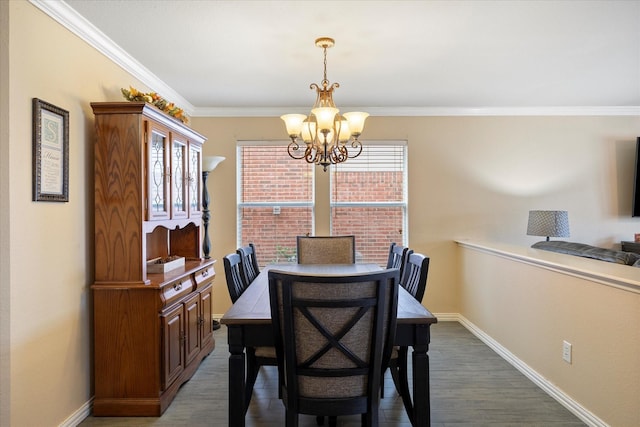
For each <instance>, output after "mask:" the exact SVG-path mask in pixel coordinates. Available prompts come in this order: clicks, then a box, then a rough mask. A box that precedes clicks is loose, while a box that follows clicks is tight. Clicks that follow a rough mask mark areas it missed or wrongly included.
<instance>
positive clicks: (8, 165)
mask: <svg viewBox="0 0 640 427" xmlns="http://www.w3.org/2000/svg"><path fill="white" fill-rule="evenodd" d="M0 11H2V12H3V13H2V16H3V19H5V20H6V17H7V16H8V20H9V24H10V25H8V26H5V25H2V29H0V43H2V48H3V49H2V57H1V58H0V59H2V61H1V62H2V68H1V70H2V73H1V74H0V75H1V77H0V89H2V90H3V92H2V100H0V107H2V111H1V112H0V124H1V125H2V130H1V131H0V136H2V141H0V144H1V145H0V155H1V156H0V157H1V159H0V165H1V166H2V171H1V172H0V177H1V178H2V180H1V181H2V182H0V191H1V194H0V200H2V205H0V233H2V234H1V236H2V240H1V241H0V255H3V258H2V260H0V266H1V267H2V271H1V272H0V278H1V279H2V282H1V283H0V301H1V303H0V304H1V305H0V310H2V313H1V315H0V321H1V322H2V323H1V324H0V340H1V341H2V344H3V346H2V353H1V356H2V358H1V360H0V380H2V387H0V393H1V394H0V398H1V399H2V401H1V402H0V408H1V409H2V410H3V411H2V415H0V417H1V418H0V424H2V425H16V426H23V425H25V426H27V425H38V426H40V425H57V424H59V423H61V422H63V421H64V420H65V419H66V418H67V417H69V416H71V415H72V414H74V412H76V411H79V409H80V408H81V407H82V406H83V405H85V404H86V403H87V402H88V401H89V400H90V397H91V395H92V393H93V391H92V384H91V381H92V380H91V378H92V375H91V370H92V366H91V363H92V354H91V352H92V350H91V345H92V340H91V295H90V285H91V283H92V275H93V241H92V233H93V231H92V230H93V219H92V211H93V207H92V205H93V194H92V192H93V180H92V164H93V158H92V155H93V153H92V140H93V139H92V138H93V129H92V123H93V115H92V113H91V109H90V106H89V102H91V101H119V100H121V96H120V94H119V89H120V87H126V86H128V85H133V86H136V87H138V88H139V89H142V90H145V89H147V88H145V87H144V86H143V85H142V84H141V83H140V82H138V81H136V80H135V79H134V78H133V77H131V75H129V74H128V73H126V72H125V71H123V70H122V69H120V68H119V67H118V66H116V65H114V64H113V63H112V62H110V61H109V60H107V59H106V58H105V57H103V56H102V55H101V54H99V53H98V52H97V51H95V50H94V49H93V48H91V47H89V46H88V45H87V44H85V43H84V42H82V41H81V40H79V39H78V38H77V37H76V36H74V35H72V34H71V33H70V32H69V31H67V30H66V29H65V28H63V27H62V26H60V25H59V24H57V23H55V22H54V21H53V20H52V19H50V18H49V17H47V16H46V15H45V14H44V13H43V12H41V11H39V10H38V9H37V8H35V7H34V6H33V5H31V4H29V3H28V2H26V1H10V2H4V1H1V2H0ZM5 12H8V13H5ZM0 23H2V24H4V21H2V22H0ZM7 27H8V28H9V29H8V30H7ZM7 32H8V37H7ZM6 40H8V50H7V49H5V46H4V43H5V42H6ZM43 46H44V47H43ZM7 64H8V65H7ZM7 69H8V75H9V77H8V82H7V73H5V71H6V70H7ZM212 84H214V83H212ZM7 90H8V97H6V96H5V93H6V92H7ZM301 90H304V88H301ZM33 97H38V98H42V99H44V100H46V101H48V102H51V103H53V104H55V105H57V106H59V107H61V108H64V109H66V110H68V111H69V113H70V173H69V180H70V194H69V198H70V201H69V203H42V202H40V203H35V202H32V201H31V182H32V180H31V99H32V98H33ZM7 99H8V104H7V101H6V100H7ZM7 109H8V110H9V111H7ZM192 126H193V128H194V129H196V130H197V131H199V132H201V133H203V134H204V135H206V136H207V137H208V138H209V142H208V143H207V144H206V145H205V147H204V151H205V155H213V154H216V155H223V156H225V157H227V160H226V161H225V162H224V163H222V164H221V165H220V166H219V167H218V169H216V170H215V171H214V173H213V174H212V176H211V179H210V191H211V196H212V203H213V207H212V209H213V212H212V214H213V219H212V224H211V238H212V244H213V253H212V255H213V257H214V258H216V259H218V260H220V259H221V257H222V256H224V255H225V254H226V253H228V252H231V251H233V250H235V248H236V246H237V242H236V233H235V227H234V224H235V219H236V212H235V203H236V200H235V197H236V196H235V173H236V171H235V142H236V140H242V139H265V140H276V139H280V138H282V137H283V135H284V129H283V125H282V123H281V121H280V119H278V118H231V119H229V118H224V119H223V118H193V119H192ZM638 135H640V118H638V117H426V118H385V117H371V118H370V119H369V120H368V123H367V128H366V129H365V135H364V136H365V138H364V139H365V141H366V139H372V140H373V139H406V140H408V143H409V156H410V158H409V181H410V183H409V200H410V208H409V209H410V210H409V236H410V241H409V243H410V245H411V246H412V247H413V248H414V249H415V250H417V251H422V252H425V253H427V254H429V255H430V256H431V257H432V264H431V266H432V267H431V271H430V278H429V284H428V289H427V292H426V297H425V304H426V306H427V307H428V308H430V309H431V310H432V311H433V312H436V313H458V312H460V311H461V309H462V307H461V303H460V297H461V292H460V289H459V283H460V280H459V268H458V258H457V251H456V246H455V244H454V243H453V239H456V238H462V237H474V238H480V239H494V240H497V241H506V242H511V243H515V244H523V245H529V244H530V243H532V242H533V241H535V238H532V237H527V236H526V235H525V234H524V233H525V228H526V219H527V212H528V210H529V209H567V210H569V215H570V221H571V227H572V239H574V240H578V241H583V242H587V243H595V244H602V245H612V244H614V243H615V242H617V241H619V240H620V239H623V238H624V239H629V238H630V237H631V236H632V235H633V233H634V232H637V231H640V230H639V229H638V220H637V219H631V218H630V216H629V212H630V202H629V199H630V195H631V167H632V164H633V160H632V157H633V151H634V149H635V137H636V136H638ZM5 137H6V138H5ZM7 145H8V146H7ZM365 149H366V148H365ZM319 177H320V178H321V179H325V178H326V175H322V174H319ZM320 188H322V189H324V190H322V191H323V192H324V193H325V194H326V188H327V186H326V181H321V185H320ZM324 200H326V197H325V199H324ZM327 207H328V204H327V203H326V202H325V201H323V200H322V199H321V202H320V207H319V208H318V212H317V215H318V221H319V232H322V230H323V229H326V228H327V224H328V215H327V212H328V208H327ZM323 227H324V228H323ZM216 268H217V271H218V279H217V280H216V283H215V286H214V312H215V313H218V314H221V313H223V312H224V311H225V310H226V309H227V307H228V306H229V304H230V302H229V297H228V293H227V290H226V286H225V284H224V273H223V267H222V263H221V262H220V261H219V262H218V265H217V266H216ZM573 291H574V293H572V298H575V299H577V300H580V299H581V298H583V295H582V292H581V289H579V288H577V287H576V288H575V289H573ZM7 320H8V323H7ZM7 342H8V343H9V346H8V347H9V348H8V349H7V347H6V346H4V344H5V343H7ZM7 378H9V379H10V384H9V385H6V382H5V381H4V380H5V379H7ZM597 380H598V378H594V379H593V381H594V382H595V381H597ZM9 389H10V395H7V393H9ZM8 402H9V403H8ZM33 402H38V410H33ZM6 408H10V411H11V412H10V415H8V412H7V411H6V410H5V409H6ZM7 420H8V421H7Z"/></svg>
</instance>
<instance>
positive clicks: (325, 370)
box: [269, 269, 399, 427]
mask: <svg viewBox="0 0 640 427" xmlns="http://www.w3.org/2000/svg"><path fill="white" fill-rule="evenodd" d="M398 279H399V275H398V270H396V269H388V270H381V271H378V272H373V273H371V272H369V273H364V274H354V275H322V276H314V275H303V274H294V273H288V272H284V271H275V270H271V271H269V297H270V304H271V317H272V325H273V331H274V340H275V343H276V349H277V351H276V353H277V359H278V370H279V371H280V372H282V373H283V375H281V378H282V383H281V384H280V387H281V391H282V393H281V394H282V401H283V404H284V406H285V411H286V426H287V427H294V426H297V425H298V414H308V415H316V416H317V417H319V419H318V422H320V418H321V417H323V416H329V417H330V420H331V418H332V417H336V416H342V415H353V414H361V415H362V425H363V426H377V425H378V409H379V399H380V396H379V391H380V378H381V376H382V373H383V372H384V371H383V368H384V367H386V364H387V363H388V361H389V357H390V354H391V348H392V345H393V340H394V337H395V329H396V317H397V303H398ZM334 420H335V418H334Z"/></svg>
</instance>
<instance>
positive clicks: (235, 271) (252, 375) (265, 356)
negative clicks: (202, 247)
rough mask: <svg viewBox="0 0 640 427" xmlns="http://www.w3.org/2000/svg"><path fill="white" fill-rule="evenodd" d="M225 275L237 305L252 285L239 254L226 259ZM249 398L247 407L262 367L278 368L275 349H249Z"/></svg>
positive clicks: (247, 355)
mask: <svg viewBox="0 0 640 427" xmlns="http://www.w3.org/2000/svg"><path fill="white" fill-rule="evenodd" d="M223 260H224V274H225V277H226V279H227V288H228V289H229V296H230V297H231V302H233V303H235V302H236V301H237V300H238V298H240V295H242V294H243V293H244V291H245V290H246V289H247V288H248V287H249V285H250V284H251V283H246V282H245V281H244V275H243V274H242V272H241V270H242V269H241V265H242V261H241V258H240V255H238V253H231V254H228V255H226V256H225V257H224V258H223ZM246 352H247V354H246V358H247V387H246V389H247V396H245V402H246V403H247V407H248V405H249V402H250V401H251V394H250V393H249V392H250V391H251V390H253V385H254V384H255V382H256V379H257V378H258V372H259V371H260V367H261V366H277V360H276V350H275V348H274V347H247V349H246Z"/></svg>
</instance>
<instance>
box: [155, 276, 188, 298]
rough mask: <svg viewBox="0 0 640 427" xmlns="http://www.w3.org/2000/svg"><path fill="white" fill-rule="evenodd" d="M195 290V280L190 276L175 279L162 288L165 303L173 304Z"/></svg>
mask: <svg viewBox="0 0 640 427" xmlns="http://www.w3.org/2000/svg"><path fill="white" fill-rule="evenodd" d="M192 290H193V282H192V281H191V278H190V277H189V276H185V277H182V278H180V279H179V280H175V281H173V282H171V283H169V284H168V285H166V286H165V287H164V288H162V296H163V298H164V304H165V305H171V304H173V303H174V302H177V301H179V300H180V299H182V298H184V297H185V296H187V295H189V294H190V293H191V291H192Z"/></svg>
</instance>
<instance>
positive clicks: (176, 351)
mask: <svg viewBox="0 0 640 427" xmlns="http://www.w3.org/2000/svg"><path fill="white" fill-rule="evenodd" d="M160 321H161V324H162V331H163V334H162V349H163V351H162V355H163V360H162V366H163V375H162V389H163V390H166V389H167V388H168V387H169V386H170V385H171V383H172V382H173V381H175V379H176V378H178V377H179V376H180V374H181V373H182V371H184V367H185V362H184V309H183V307H182V304H180V305H178V306H177V307H175V308H174V309H172V310H169V311H168V312H166V313H163V314H162V315H161V316H160Z"/></svg>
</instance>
